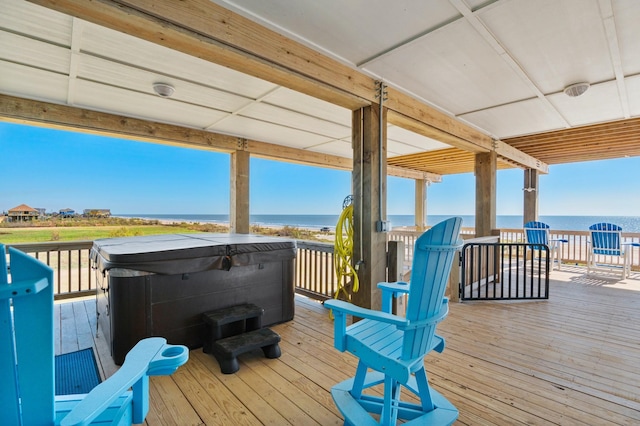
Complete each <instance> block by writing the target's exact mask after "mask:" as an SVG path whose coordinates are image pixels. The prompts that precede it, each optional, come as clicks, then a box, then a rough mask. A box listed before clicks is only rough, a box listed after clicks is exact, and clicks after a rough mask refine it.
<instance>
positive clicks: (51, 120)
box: [0, 94, 442, 182]
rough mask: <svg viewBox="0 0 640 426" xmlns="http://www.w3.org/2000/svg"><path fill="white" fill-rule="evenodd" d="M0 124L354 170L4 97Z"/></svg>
mask: <svg viewBox="0 0 640 426" xmlns="http://www.w3.org/2000/svg"><path fill="white" fill-rule="evenodd" d="M0 120H2V121H8V122H12V123H18V124H26V125H30V126H43V127H49V128H54V129H59V130H66V131H72V132H84V133H91V134H96V135H102V136H108V137H115V138H120V139H130V140H135V141H139V142H153V143H160V144H165V145H172V146H181V147H187V148H197V149H205V150H211V151H219V152H225V153H232V152H235V151H236V150H246V151H248V152H250V153H251V155H252V156H254V157H259V158H266V159H269V160H282V161H287V162H291V163H297V164H304V165H308V166H318V167H327V168H333V169H338V170H346V171H351V169H352V167H353V160H351V159H350V158H346V157H339V156H337V155H329V154H322V153H317V152H312V151H307V150H303V149H297V148H290V147H286V146H282V145H275V144H270V143H266V142H260V141H255V140H247V139H241V138H237V137H235V136H229V135H223V134H219V133H213V132H209V131H205V130H199V129H188V128H185V127H180V126H175V125H172V124H164V123H156V122H153V121H148V120H141V119H137V118H129V117H124V116H121V115H114V114H108V113H104V112H97V111H91V110H86V109H81V108H75V107H69V106H66V105H58V104H52V103H49V102H43V101H33V100H29V99H23V98H16V97H13V96H8V95H2V94H0ZM388 172H389V175H390V176H397V177H403V178H409V179H427V180H429V181H431V182H440V181H442V176H441V175H438V174H435V173H424V172H420V171H416V170H411V169H406V168H402V167H391V168H389V169H388Z"/></svg>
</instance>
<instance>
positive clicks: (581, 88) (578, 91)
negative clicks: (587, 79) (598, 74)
mask: <svg viewBox="0 0 640 426" xmlns="http://www.w3.org/2000/svg"><path fill="white" fill-rule="evenodd" d="M590 86H591V85H590V84H589V83H575V84H571V85H569V86H567V87H565V88H564V94H565V95H567V96H569V97H572V98H575V97H578V96H580V95H582V94H583V93H584V92H586V91H587V89H588V88H589V87H590Z"/></svg>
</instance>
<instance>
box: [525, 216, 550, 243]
mask: <svg viewBox="0 0 640 426" xmlns="http://www.w3.org/2000/svg"><path fill="white" fill-rule="evenodd" d="M524 232H525V239H526V241H527V243H529V244H546V245H549V225H547V224H546V223H544V222H537V221H531V222H527V223H525V224H524Z"/></svg>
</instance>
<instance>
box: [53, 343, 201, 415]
mask: <svg viewBox="0 0 640 426" xmlns="http://www.w3.org/2000/svg"><path fill="white" fill-rule="evenodd" d="M166 343H167V341H166V339H164V338H162V337H150V338H147V339H143V340H141V341H139V342H138V343H137V344H136V345H135V346H134V347H133V349H131V351H129V353H128V354H127V356H126V357H125V361H124V363H123V364H122V367H120V369H119V370H118V371H116V372H115V374H114V375H113V376H111V377H109V379H107V380H105V381H104V382H102V383H100V384H99V385H98V386H96V387H95V388H93V390H91V392H90V393H88V394H87V395H86V396H85V397H84V399H83V400H82V401H80V402H79V403H78V405H76V406H75V407H74V409H73V410H72V411H71V412H70V413H69V414H68V415H67V416H66V417H65V418H64V419H62V421H61V422H60V424H61V425H62V426H69V425H88V424H89V423H91V422H92V421H93V420H94V419H95V418H97V417H98V416H99V415H100V414H101V413H102V412H103V411H104V410H105V409H106V408H108V407H109V405H110V404H111V403H112V402H114V401H115V400H117V399H118V398H119V397H120V396H121V395H122V394H123V393H125V392H126V391H127V390H129V389H130V388H132V389H133V404H134V410H133V423H142V422H143V421H144V418H145V417H146V415H147V413H148V411H149V375H159V374H170V373H172V372H173V371H175V370H176V369H177V368H178V367H179V366H181V365H183V364H184V363H185V362H187V360H188V358H189V350H188V349H187V348H186V347H185V346H173V345H167V344H166Z"/></svg>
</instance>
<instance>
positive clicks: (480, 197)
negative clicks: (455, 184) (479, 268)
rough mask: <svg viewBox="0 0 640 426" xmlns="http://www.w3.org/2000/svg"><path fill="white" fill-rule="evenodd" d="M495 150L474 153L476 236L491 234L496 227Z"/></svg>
mask: <svg viewBox="0 0 640 426" xmlns="http://www.w3.org/2000/svg"><path fill="white" fill-rule="evenodd" d="M497 164H498V157H497V154H496V152H495V151H490V152H482V153H478V154H476V164H475V174H476V237H485V236H489V235H491V231H492V230H493V229H495V227H496V169H497Z"/></svg>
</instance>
